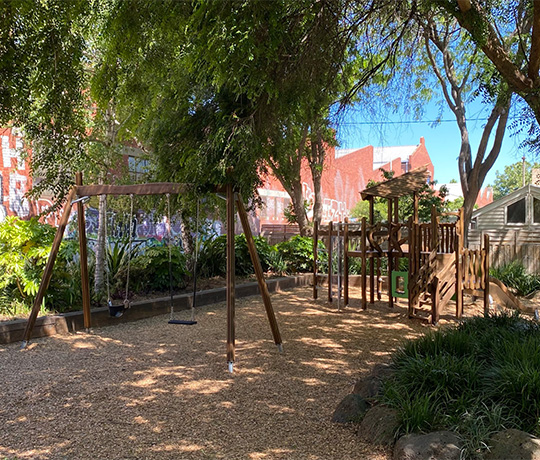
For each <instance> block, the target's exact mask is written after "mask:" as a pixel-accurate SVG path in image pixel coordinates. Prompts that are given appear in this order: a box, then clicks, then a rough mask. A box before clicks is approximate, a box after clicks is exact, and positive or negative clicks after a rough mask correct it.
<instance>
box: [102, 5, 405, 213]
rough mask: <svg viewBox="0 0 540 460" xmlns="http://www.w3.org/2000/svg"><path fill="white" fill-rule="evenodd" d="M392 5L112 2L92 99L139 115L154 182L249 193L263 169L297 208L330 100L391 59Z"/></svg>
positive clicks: (319, 155) (324, 141) (395, 24)
mask: <svg viewBox="0 0 540 460" xmlns="http://www.w3.org/2000/svg"><path fill="white" fill-rule="evenodd" d="M134 5H136V7H134ZM395 11H396V5H395V2H393V1H383V0H373V1H370V2H364V3H362V5H359V4H358V2H354V1H350V0H324V1H321V2H312V1H310V0H309V1H308V0H302V1H294V2H293V1H291V0H280V1H272V2H237V1H233V0H227V1H220V2H215V1H209V0H199V1H196V2H191V3H188V2H176V1H162V2H158V3H152V4H151V5H149V4H148V2H143V1H141V2H112V7H111V9H110V10H109V15H108V18H107V20H106V21H105V22H104V28H103V31H102V32H101V34H100V35H101V36H104V37H106V39H105V42H104V43H105V45H104V52H103V56H102V61H101V65H100V66H99V69H98V71H97V75H98V77H97V78H98V80H99V82H100V84H99V87H100V94H99V97H98V99H100V100H101V101H102V102H106V101H110V100H112V99H114V100H115V101H117V102H118V105H117V107H118V108H119V110H120V111H123V110H133V111H134V113H136V114H137V115H136V116H133V117H132V126H133V133H134V135H135V136H136V137H137V138H138V139H140V140H144V141H143V142H144V143H145V145H147V146H148V147H149V148H150V149H151V150H152V152H153V154H154V155H155V157H156V160H157V164H158V171H157V172H158V175H159V176H160V177H161V178H163V179H170V180H177V181H181V182H192V183H195V184H197V189H198V191H199V192H200V191H204V190H211V189H213V187H214V186H215V185H216V184H225V183H229V182H234V184H235V186H236V187H237V188H238V189H239V190H240V191H241V192H242V193H243V194H244V196H246V197H255V196H256V189H257V187H258V186H260V185H261V183H260V181H261V172H264V171H265V170H266V168H267V166H268V165H270V167H271V169H272V171H273V172H274V173H275V174H276V176H277V177H278V178H279V179H280V180H281V181H282V183H283V185H284V187H285V188H286V189H287V190H288V191H289V193H290V194H291V196H292V198H293V202H294V203H295V206H297V207H298V208H299V210H300V209H301V208H303V198H302V196H301V184H299V174H298V171H299V167H300V163H301V161H302V160H303V159H304V158H306V159H307V160H308V162H309V164H310V166H311V170H312V174H313V177H314V183H315V184H316V185H317V184H318V182H320V176H321V174H322V171H323V168H324V158H325V155H326V148H327V146H328V145H330V144H331V142H332V140H333V132H332V130H331V123H330V113H331V106H332V104H335V103H336V101H338V100H340V101H347V102H351V101H354V100H356V99H355V98H356V95H355V94H358V93H359V92H360V90H361V85H360V84H359V82H361V81H368V80H369V79H370V78H371V77H373V75H376V74H377V72H380V71H381V69H382V68H384V66H385V65H386V64H387V63H388V62H390V61H391V56H392V55H393V51H392V50H394V49H395V48H396V43H397V42H398V41H399V38H398V37H399V35H400V33H401V32H402V30H404V29H406V26H404V25H403V24H402V23H401V22H399V18H398V17H397V16H396V15H395ZM386 26H388V29H385V30H384V33H382V34H375V33H373V30H374V29H371V27H379V28H384V27H386ZM375 36H377V37H378V38H377V39H376V38H375ZM128 125H129V123H128ZM126 126H127V125H126ZM316 201H317V200H316ZM321 208H322V206H321V203H320V200H319V202H316V203H315V215H316V216H318V215H320V210H321ZM298 215H300V216H301V217H303V216H302V213H300V212H298Z"/></svg>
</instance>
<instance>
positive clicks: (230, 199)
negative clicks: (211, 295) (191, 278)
mask: <svg viewBox="0 0 540 460" xmlns="http://www.w3.org/2000/svg"><path fill="white" fill-rule="evenodd" d="M226 188H227V365H228V368H229V372H231V373H232V372H233V366H234V360H235V327H234V320H235V318H234V317H235V273H234V270H235V263H234V191H233V186H232V184H227V187H226Z"/></svg>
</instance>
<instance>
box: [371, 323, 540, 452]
mask: <svg viewBox="0 0 540 460" xmlns="http://www.w3.org/2000/svg"><path fill="white" fill-rule="evenodd" d="M494 344H496V346H494ZM539 366H540V326H539V325H538V324H537V323H535V322H533V321H529V320H525V319H523V318H521V317H520V316H519V315H512V316H509V315H497V316H488V317H477V318H473V319H470V320H466V321H464V322H463V323H462V324H460V325H459V326H458V327H456V328H449V329H441V330H438V331H436V332H433V333H428V334H426V335H425V336H423V337H421V338H420V339H417V340H415V341H411V342H407V343H406V344H405V345H404V346H403V347H402V348H401V350H400V351H399V352H397V353H396V354H394V356H393V368H394V371H395V372H394V374H393V375H392V377H391V378H390V379H388V380H387V381H386V382H385V385H384V394H383V397H382V399H383V401H384V402H385V403H386V404H388V405H390V406H392V407H395V408H396V409H398V411H399V413H400V417H401V427H400V430H401V432H403V433H409V432H413V431H419V432H426V431H434V430H439V429H450V430H455V431H457V432H458V433H459V434H460V435H461V436H462V437H463V438H464V440H465V455H466V457H467V458H476V457H478V456H479V455H480V452H481V451H482V449H484V448H485V447H486V442H487V439H488V438H489V437H490V436H491V435H492V434H493V433H494V432H497V431H500V430H502V429H504V428H518V429H520V430H524V431H527V432H530V433H533V434H535V435H539V434H540V425H539V417H540V374H539V373H538V368H539Z"/></svg>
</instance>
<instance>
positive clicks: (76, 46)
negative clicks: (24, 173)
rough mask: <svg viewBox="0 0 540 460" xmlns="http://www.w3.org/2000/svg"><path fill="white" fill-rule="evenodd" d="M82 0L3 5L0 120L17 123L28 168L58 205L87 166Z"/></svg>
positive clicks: (38, 188) (85, 17) (85, 12)
mask: <svg viewBox="0 0 540 460" xmlns="http://www.w3.org/2000/svg"><path fill="white" fill-rule="evenodd" d="M89 10H90V3H89V1H87V0H73V1H70V2H64V1H62V0H48V1H46V2H42V1H37V0H22V1H13V2H2V3H1V5H0V124H2V125H3V126H6V125H9V124H10V125H12V126H16V127H18V128H20V129H21V130H22V132H23V134H24V138H25V141H26V144H27V145H28V146H31V147H32V162H31V169H32V172H33V175H34V177H39V178H40V179H41V181H40V182H38V183H35V184H34V194H35V195H39V194H40V193H41V192H42V191H43V190H47V191H48V192H49V193H52V195H53V196H54V197H55V199H56V206H58V207H59V206H60V205H61V203H62V200H63V198H64V195H65V193H66V191H67V190H68V189H69V187H70V185H71V184H73V182H74V172H75V171H77V170H81V169H82V166H83V165H84V142H83V138H84V137H85V126H86V116H87V111H86V109H85V102H86V100H85V96H84V94H83V89H84V87H85V86H86V78H85V56H84V50H85V41H84V30H85V28H86V26H87V20H88V13H89Z"/></svg>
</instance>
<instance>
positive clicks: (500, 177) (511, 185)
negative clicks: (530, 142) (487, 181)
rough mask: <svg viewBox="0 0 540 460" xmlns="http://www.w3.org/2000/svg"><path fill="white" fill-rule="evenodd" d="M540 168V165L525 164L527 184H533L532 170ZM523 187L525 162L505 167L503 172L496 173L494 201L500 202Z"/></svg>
mask: <svg viewBox="0 0 540 460" xmlns="http://www.w3.org/2000/svg"><path fill="white" fill-rule="evenodd" d="M538 168H540V163H534V164H531V163H529V162H528V161H526V162H525V184H530V183H531V178H532V170H533V169H538ZM522 186H523V162H521V161H519V162H517V163H513V164H511V165H507V166H505V167H504V171H503V172H499V171H496V172H495V181H494V182H493V199H494V200H498V199H499V198H503V197H505V196H506V195H509V194H510V193H512V192H513V191H515V190H517V189H518V188H521V187H522Z"/></svg>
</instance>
